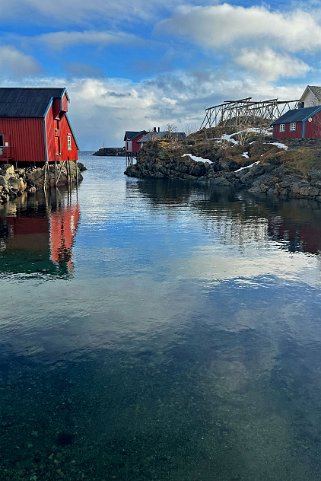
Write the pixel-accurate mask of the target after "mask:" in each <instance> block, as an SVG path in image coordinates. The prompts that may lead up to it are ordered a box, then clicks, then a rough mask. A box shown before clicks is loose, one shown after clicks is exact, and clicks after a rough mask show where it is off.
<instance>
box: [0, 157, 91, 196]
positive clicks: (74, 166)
mask: <svg viewBox="0 0 321 481" xmlns="http://www.w3.org/2000/svg"><path fill="white" fill-rule="evenodd" d="M68 165H69V167H70V171H69V175H67V168H66V166H62V168H61V173H60V175H59V179H58V181H57V174H55V169H54V165H50V167H49V172H48V171H47V172H46V171H45V167H23V168H21V167H19V168H15V167H14V166H13V165H11V164H4V165H2V166H0V204H5V203H6V202H8V201H9V200H15V199H16V198H17V197H20V196H21V195H22V194H23V193H24V192H26V193H27V194H30V195H32V194H35V193H36V192H37V191H39V190H43V189H44V185H45V184H46V187H47V188H51V187H55V186H56V185H57V187H60V186H64V185H69V184H70V185H76V184H77V183H79V182H81V181H82V179H83V177H82V175H81V172H82V171H83V170H86V168H85V166H84V165H83V164H81V163H80V162H72V161H70V162H69V164H68Z"/></svg>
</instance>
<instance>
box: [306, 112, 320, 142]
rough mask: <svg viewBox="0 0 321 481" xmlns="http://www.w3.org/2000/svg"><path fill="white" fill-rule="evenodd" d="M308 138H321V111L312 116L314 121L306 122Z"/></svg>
mask: <svg viewBox="0 0 321 481" xmlns="http://www.w3.org/2000/svg"><path fill="white" fill-rule="evenodd" d="M304 137H305V138H306V139H320V138H321V112H317V113H316V114H315V115H314V116H313V117H312V122H308V121H307V122H306V124H305V136H304Z"/></svg>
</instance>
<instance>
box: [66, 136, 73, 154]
mask: <svg viewBox="0 0 321 481" xmlns="http://www.w3.org/2000/svg"><path fill="white" fill-rule="evenodd" d="M67 146H68V150H72V141H71V134H67Z"/></svg>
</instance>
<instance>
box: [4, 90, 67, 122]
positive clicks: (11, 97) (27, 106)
mask: <svg viewBox="0 0 321 481" xmlns="http://www.w3.org/2000/svg"><path fill="white" fill-rule="evenodd" d="M65 92H66V89H64V88H0V117H15V118H16V117H22V118H23V117H44V115H45V113H46V110H47V108H48V105H49V102H50V101H51V99H52V98H61V97H62V96H63V95H64V93H65Z"/></svg>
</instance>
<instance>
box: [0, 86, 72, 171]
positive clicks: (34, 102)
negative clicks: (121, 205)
mask: <svg viewBox="0 0 321 481" xmlns="http://www.w3.org/2000/svg"><path fill="white" fill-rule="evenodd" d="M68 103H69V96H68V93H67V91H66V89H64V88H0V162H19V163H20V162H25V163H34V162H41V163H45V162H62V161H68V160H78V145H77V142H76V139H75V137H74V134H73V131H72V129H71V125H70V122H69V119H68V116H67V112H68Z"/></svg>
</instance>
